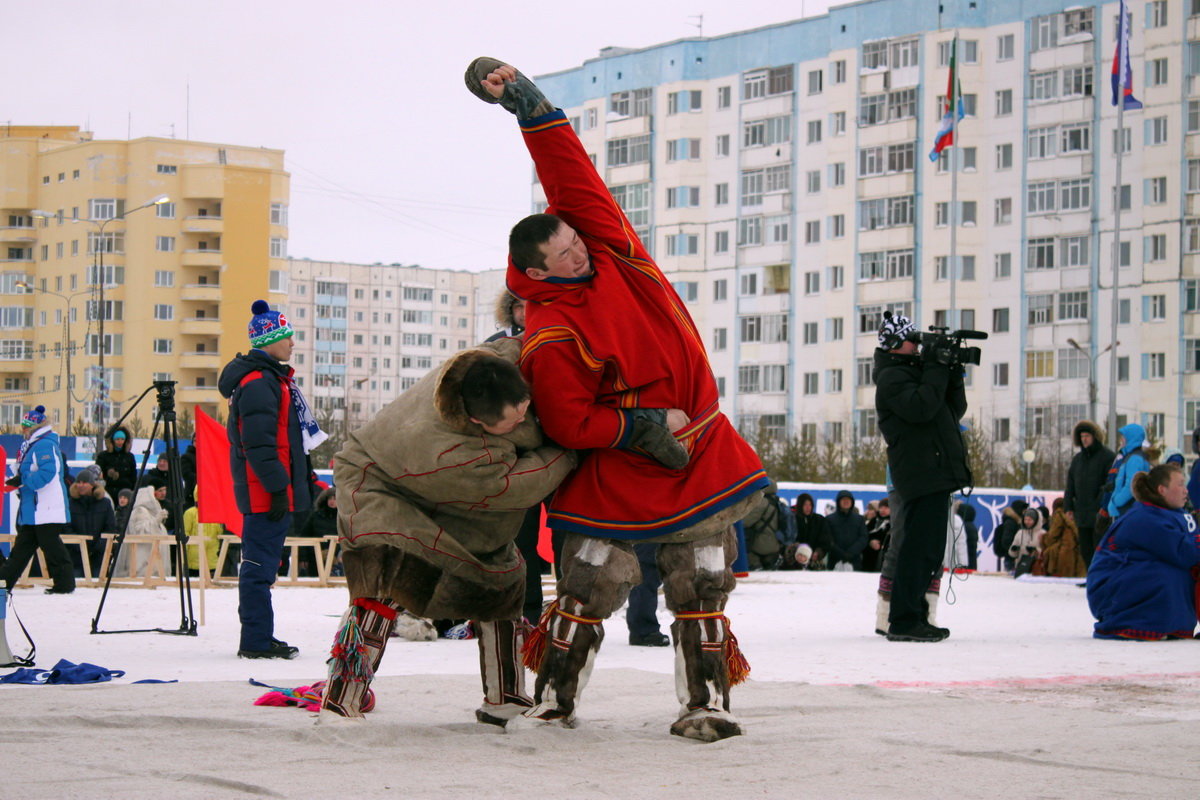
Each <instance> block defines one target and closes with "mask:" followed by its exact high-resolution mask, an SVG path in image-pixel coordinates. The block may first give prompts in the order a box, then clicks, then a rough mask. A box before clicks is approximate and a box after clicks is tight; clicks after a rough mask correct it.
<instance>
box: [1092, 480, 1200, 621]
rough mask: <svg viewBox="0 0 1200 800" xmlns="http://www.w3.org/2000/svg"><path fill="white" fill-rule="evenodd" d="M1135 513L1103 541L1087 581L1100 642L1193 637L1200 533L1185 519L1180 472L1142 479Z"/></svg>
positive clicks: (1136, 487) (1184, 493) (1135, 482)
mask: <svg viewBox="0 0 1200 800" xmlns="http://www.w3.org/2000/svg"><path fill="white" fill-rule="evenodd" d="M1132 488H1133V496H1134V498H1135V499H1136V500H1137V502H1136V503H1135V504H1134V506H1133V507H1132V508H1131V509H1130V510H1128V511H1126V512H1125V513H1123V514H1121V516H1120V517H1119V518H1118V519H1117V521H1116V522H1114V523H1113V525H1112V527H1111V528H1109V529H1108V531H1107V532H1106V533H1105V535H1104V538H1103V539H1101V541H1100V546H1099V547H1098V548H1097V549H1096V555H1095V556H1094V557H1093V558H1092V563H1091V567H1090V568H1089V569H1088V576H1087V597H1088V606H1089V607H1090V608H1091V611H1092V616H1094V617H1095V618H1096V625H1095V631H1094V633H1093V634H1092V635H1093V636H1095V637H1096V638H1097V639H1139V640H1142V641H1160V640H1162V639H1190V638H1192V636H1193V632H1194V631H1195V629H1196V576H1197V574H1198V572H1200V533H1198V532H1197V530H1196V521H1195V519H1194V518H1193V517H1192V516H1191V515H1190V514H1186V513H1184V511H1183V510H1182V509H1183V506H1184V502H1185V501H1186V500H1187V484H1186V481H1185V478H1184V474H1183V470H1182V469H1180V468H1179V466H1178V465H1176V464H1160V465H1159V466H1157V467H1154V468H1153V469H1151V470H1150V471H1149V472H1139V473H1138V474H1137V475H1136V476H1134V478H1133V481H1132Z"/></svg>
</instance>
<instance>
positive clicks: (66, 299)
mask: <svg viewBox="0 0 1200 800" xmlns="http://www.w3.org/2000/svg"><path fill="white" fill-rule="evenodd" d="M17 286H19V287H20V288H21V289H23V290H24V291H25V293H26V294H33V293H34V292H41V293H42V294H48V295H53V296H54V297H57V298H59V299H60V300H62V301H63V307H64V309H65V313H66V316H65V317H64V320H63V322H64V328H65V330H66V337H67V338H66V351H67V381H66V386H64V387H63V388H64V389H65V391H66V397H67V403H66V407H65V408H64V409H63V411H64V412H66V415H67V425H68V427H69V426H70V424H71V410H72V408H74V406H73V405H72V403H74V402H78V401H79V400H80V399H81V398H77V397H75V394H74V392H72V391H71V388H72V387H71V378H72V377H74V375H75V373H73V372H71V355H72V353H73V351H74V350H75V346H74V343H73V342H72V341H71V301H72V300H74V299H75V298H76V297H82V296H83V295H85V294H91V290H90V289H89V290H87V291H83V292H75V293H73V294H59V293H58V292H52V291H50V290H49V289H41V288H39V287H37V286H34V285H33V284H32V283H27V282H25V281H17Z"/></svg>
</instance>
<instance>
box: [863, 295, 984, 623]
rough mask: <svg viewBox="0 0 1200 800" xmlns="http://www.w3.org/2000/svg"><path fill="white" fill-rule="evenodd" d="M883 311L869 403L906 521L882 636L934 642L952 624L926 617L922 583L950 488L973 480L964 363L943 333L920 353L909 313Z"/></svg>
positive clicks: (935, 558) (935, 560) (942, 544)
mask: <svg viewBox="0 0 1200 800" xmlns="http://www.w3.org/2000/svg"><path fill="white" fill-rule="evenodd" d="M883 317H884V321H883V326H882V327H881V328H880V329H879V347H878V348H877V349H876V350H875V410H876V412H877V413H878V415H879V429H880V431H881V432H882V433H883V438H884V440H885V441H886V442H887V455H888V467H889V468H890V469H891V473H892V481H893V482H894V484H895V487H896V492H897V493H898V494H899V495H900V497H901V499H902V500H903V504H904V528H905V533H904V537H903V540H902V541H901V543H900V552H899V553H898V554H897V562H896V575H895V583H894V585H893V587H892V603H891V610H890V612H889V614H888V622H889V626H888V637H887V638H888V641H892V642H940V641H941V640H942V639H945V638H946V637H947V636H949V635H950V631H949V629H947V628H939V627H935V626H934V625H931V624H930V623H929V622H928V616H929V604H928V602H927V601H926V599H925V591H926V588H927V587H928V586H929V582H930V580H931V579H933V578H934V577H935V576H938V575H940V573H941V569H942V558H943V556H944V554H945V550H946V529H947V526H948V524H949V518H950V517H949V514H950V495H951V493H953V492H955V491H957V490H959V489H961V488H962V487H964V486H969V485H970V484H971V471H970V469H969V468H968V466H967V452H966V446H965V445H964V443H963V439H962V433H961V431H960V428H959V420H961V419H962V417H963V414H965V413H966V411H967V396H966V390H965V389H964V387H963V375H962V366H961V364H958V363H957V362H956V350H955V349H954V347H953V343H952V342H951V341H949V340H948V339H947V338H945V337H929V338H926V341H925V345H924V347H923V348H921V352H920V354H918V344H917V343H918V342H919V341H920V340H921V338H922V337H921V334H920V333H919V332H918V331H917V329H916V327H915V326H914V325H913V323H912V320H910V319H908V318H907V317H904V316H901V315H895V316H893V315H892V314H891V312H888V311H885V312H884V314H883ZM950 364H954V366H949V365H950Z"/></svg>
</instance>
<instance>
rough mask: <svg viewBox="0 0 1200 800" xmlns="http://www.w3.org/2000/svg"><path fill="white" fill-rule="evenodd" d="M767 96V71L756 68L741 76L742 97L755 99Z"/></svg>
mask: <svg viewBox="0 0 1200 800" xmlns="http://www.w3.org/2000/svg"><path fill="white" fill-rule="evenodd" d="M766 96H767V71H766V70H765V69H756V70H753V71H751V72H747V73H746V74H744V75H743V76H742V99H743V100H756V99H758V98H760V97H766Z"/></svg>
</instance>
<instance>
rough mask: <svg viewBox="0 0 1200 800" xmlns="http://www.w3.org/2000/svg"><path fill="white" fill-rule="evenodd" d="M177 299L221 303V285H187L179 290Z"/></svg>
mask: <svg viewBox="0 0 1200 800" xmlns="http://www.w3.org/2000/svg"><path fill="white" fill-rule="evenodd" d="M179 299H181V300H198V301H202V302H212V303H219V302H221V284H219V283H189V284H187V285H186V286H184V287H183V288H182V289H181V290H180V292H179Z"/></svg>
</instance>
